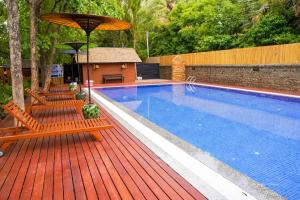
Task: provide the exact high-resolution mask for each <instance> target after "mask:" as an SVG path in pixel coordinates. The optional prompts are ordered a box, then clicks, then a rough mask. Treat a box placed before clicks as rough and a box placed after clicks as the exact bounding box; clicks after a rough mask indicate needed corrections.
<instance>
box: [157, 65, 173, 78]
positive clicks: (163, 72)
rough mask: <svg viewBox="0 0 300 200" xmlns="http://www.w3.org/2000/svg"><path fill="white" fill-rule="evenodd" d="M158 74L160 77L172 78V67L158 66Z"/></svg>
mask: <svg viewBox="0 0 300 200" xmlns="http://www.w3.org/2000/svg"><path fill="white" fill-rule="evenodd" d="M159 76H160V78H161V79H168V80H171V79H172V68H171V66H160V67H159Z"/></svg>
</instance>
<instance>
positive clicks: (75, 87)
mask: <svg viewBox="0 0 300 200" xmlns="http://www.w3.org/2000/svg"><path fill="white" fill-rule="evenodd" d="M69 89H70V90H71V91H76V90H77V82H72V83H70V85H69Z"/></svg>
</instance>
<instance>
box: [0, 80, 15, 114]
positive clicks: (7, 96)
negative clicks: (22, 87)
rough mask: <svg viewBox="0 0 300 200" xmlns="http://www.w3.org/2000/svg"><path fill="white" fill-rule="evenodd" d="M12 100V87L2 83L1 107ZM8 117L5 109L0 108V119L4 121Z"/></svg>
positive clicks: (0, 93) (0, 91) (0, 82)
mask: <svg viewBox="0 0 300 200" xmlns="http://www.w3.org/2000/svg"><path fill="white" fill-rule="evenodd" d="M11 98H12V89H11V86H10V85H9V84H7V83H4V82H2V81H0V105H4V104H7V102H8V101H9V100H11ZM5 116H6V113H5V111H4V109H3V108H2V107H1V108H0V119H3V118H4V117H5Z"/></svg>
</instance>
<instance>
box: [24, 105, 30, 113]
mask: <svg viewBox="0 0 300 200" xmlns="http://www.w3.org/2000/svg"><path fill="white" fill-rule="evenodd" d="M31 111H32V109H31V105H28V106H25V112H27V113H31Z"/></svg>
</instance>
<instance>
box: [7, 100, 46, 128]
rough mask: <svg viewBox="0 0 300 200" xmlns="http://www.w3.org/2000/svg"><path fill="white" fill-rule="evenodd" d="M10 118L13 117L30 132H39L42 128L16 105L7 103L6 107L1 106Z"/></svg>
mask: <svg viewBox="0 0 300 200" xmlns="http://www.w3.org/2000/svg"><path fill="white" fill-rule="evenodd" d="M2 107H3V108H4V109H5V110H6V111H7V112H8V113H9V114H10V115H11V116H12V117H15V118H16V119H17V120H19V122H20V123H21V124H22V125H24V126H25V127H26V128H28V129H30V130H32V131H39V130H40V129H41V128H42V126H43V125H42V124H40V123H39V122H38V121H36V120H35V119H34V118H33V117H31V115H30V114H28V113H27V112H25V111H23V110H22V109H21V108H20V107H19V106H18V105H17V104H15V103H14V102H13V101H10V102H8V103H7V104H6V105H4V106H2Z"/></svg>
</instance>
